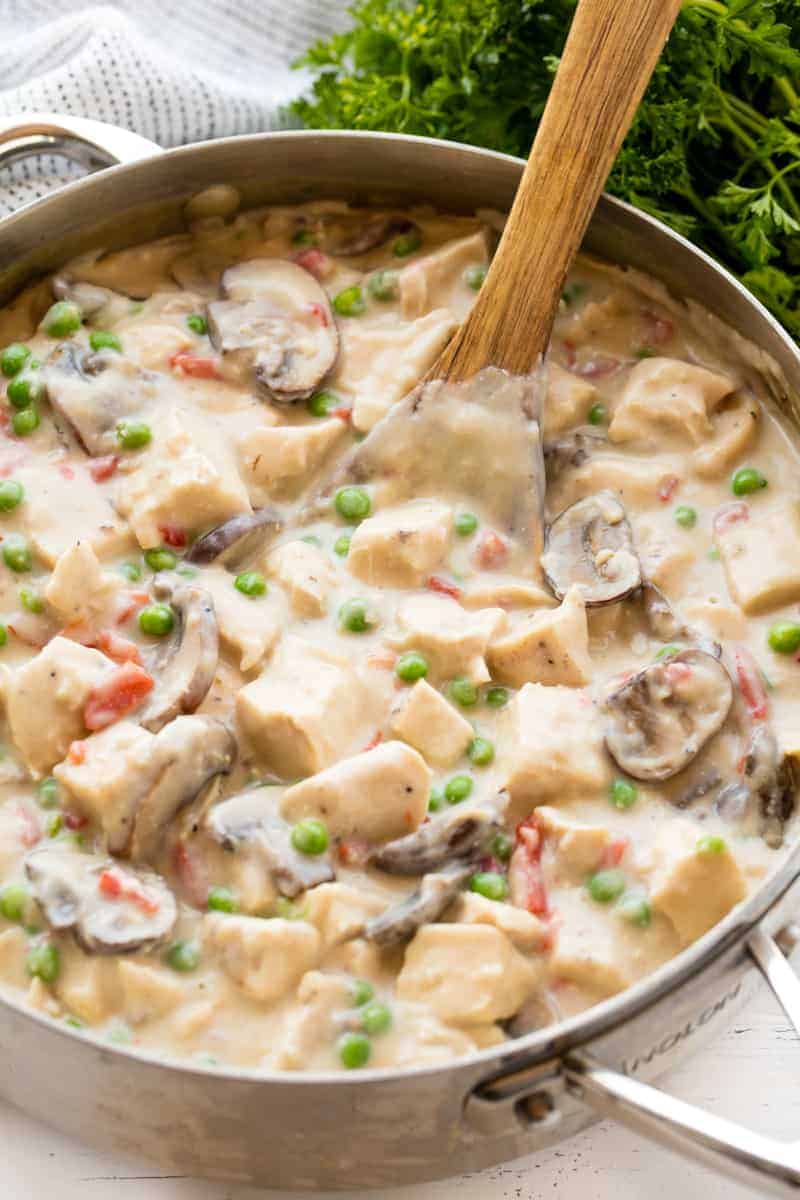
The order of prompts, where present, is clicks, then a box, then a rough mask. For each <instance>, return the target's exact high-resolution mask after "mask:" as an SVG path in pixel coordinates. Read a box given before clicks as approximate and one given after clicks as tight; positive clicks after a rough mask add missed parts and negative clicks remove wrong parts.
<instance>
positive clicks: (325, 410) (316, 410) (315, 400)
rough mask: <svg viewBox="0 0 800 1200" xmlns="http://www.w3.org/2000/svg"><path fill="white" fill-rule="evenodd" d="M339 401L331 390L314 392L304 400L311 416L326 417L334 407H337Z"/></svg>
mask: <svg viewBox="0 0 800 1200" xmlns="http://www.w3.org/2000/svg"><path fill="white" fill-rule="evenodd" d="M340 404H341V401H340V400H339V397H338V396H335V395H334V394H333V392H314V395H313V396H311V398H310V399H309V400H308V401H307V402H306V408H307V409H308V411H309V412H310V413H311V415H312V416H313V417H327V416H329V415H330V413H331V412H332V410H333V409H334V408H339V406H340Z"/></svg>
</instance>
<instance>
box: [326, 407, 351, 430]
mask: <svg viewBox="0 0 800 1200" xmlns="http://www.w3.org/2000/svg"><path fill="white" fill-rule="evenodd" d="M330 415H331V416H332V417H338V418H339V420H340V421H344V423H345V425H349V424H350V422H351V421H352V419H353V410H352V408H348V407H347V405H346V404H340V405H339V407H338V408H332V409H331V411H330Z"/></svg>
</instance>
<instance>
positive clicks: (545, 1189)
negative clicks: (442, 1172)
mask: <svg viewBox="0 0 800 1200" xmlns="http://www.w3.org/2000/svg"><path fill="white" fill-rule="evenodd" d="M798 1081H800V1044H797V1043H796V1039H795V1037H794V1034H793V1033H792V1032H791V1030H790V1029H789V1026H788V1023H787V1021H786V1018H785V1017H784V1015H783V1013H782V1012H781V1011H780V1010H779V1009H778V1006H777V1003H776V1002H775V1001H774V1000H773V998H772V997H771V996H770V995H769V994H768V993H767V991H766V989H764V990H763V991H762V993H761V994H760V995H759V996H758V997H757V998H756V1000H755V1001H754V1002H753V1003H752V1004H751V1006H750V1007H749V1008H748V1009H745V1010H744V1012H743V1013H741V1014H740V1016H739V1018H738V1020H737V1022H736V1025H735V1026H734V1027H733V1028H732V1029H731V1030H730V1031H729V1032H728V1033H727V1034H726V1035H725V1037H723V1038H722V1039H721V1040H720V1041H719V1042H718V1043H717V1044H716V1045H714V1046H713V1047H712V1048H711V1049H709V1050H706V1051H704V1052H703V1053H701V1054H700V1055H699V1056H698V1057H697V1058H695V1059H694V1060H693V1061H692V1062H690V1063H686V1064H684V1066H683V1067H681V1068H680V1069H679V1070H678V1071H676V1072H675V1073H674V1074H673V1075H672V1076H671V1077H670V1079H669V1085H670V1088H671V1089H672V1090H673V1091H674V1092H675V1093H676V1094H677V1095H680V1096H681V1097H682V1098H684V1099H686V1100H689V1101H692V1102H693V1103H695V1104H702V1105H705V1106H706V1107H708V1108H710V1109H713V1110H714V1111H715V1112H718V1113H720V1114H721V1115H724V1116H727V1117H731V1118H732V1119H734V1120H738V1121H742V1122H745V1123H747V1124H749V1125H750V1126H751V1127H752V1128H754V1129H758V1130H759V1131H761V1132H763V1133H771V1134H773V1135H775V1136H778V1137H783V1138H786V1139H787V1140H788V1139H791V1138H797V1137H798V1132H800V1086H799V1085H798ZM0 1147H2V1150H1V1151H0V1197H8V1200H45V1198H46V1200H257V1198H260V1200H290V1197H294V1198H295V1200H311V1197H312V1195H318V1193H310V1192H304V1193H288V1192H264V1191H262V1190H260V1189H258V1188H251V1187H243V1186H241V1185H238V1184H236V1185H234V1184H224V1183H206V1182H202V1181H198V1180H193V1179H189V1178H186V1177H182V1176H175V1175H169V1174H165V1173H164V1172H162V1171H159V1170H158V1169H157V1168H155V1167H152V1166H150V1165H149V1164H147V1163H142V1162H129V1161H127V1160H124V1159H117V1158H114V1157H110V1156H108V1155H103V1154H98V1153H96V1152H94V1151H92V1150H88V1149H87V1148H86V1147H84V1146H82V1145H81V1144H80V1143H78V1142H75V1141H73V1140H72V1139H70V1138H66V1137H62V1136H61V1135H60V1134H58V1133H55V1132H54V1131H53V1130H51V1129H48V1128H46V1127H45V1126H42V1125H39V1124H38V1123H37V1122H35V1121H32V1120H30V1118H28V1117H26V1116H25V1115H24V1114H22V1113H20V1112H18V1111H16V1110H14V1109H10V1108H6V1109H4V1110H3V1109H0ZM339 1195H340V1196H341V1197H343V1200H356V1198H357V1197H359V1198H360V1200H364V1196H365V1193H363V1192H362V1193H357V1192H348V1193H339ZM756 1195H757V1193H756V1192H755V1191H751V1190H748V1189H746V1188H742V1187H738V1186H736V1185H734V1184H730V1183H727V1182H726V1181H725V1180H721V1179H718V1178H716V1177H715V1176H714V1175H713V1174H712V1173H711V1172H709V1171H706V1170H703V1169H701V1168H699V1167H695V1166H690V1165H687V1164H686V1163H683V1162H681V1161H680V1159H678V1158H675V1157H673V1156H672V1155H668V1154H667V1153H666V1152H665V1151H662V1150H660V1149H657V1148H654V1147H652V1146H650V1145H648V1144H647V1143H646V1142H644V1141H642V1140H640V1139H639V1138H638V1137H635V1136H634V1135H633V1134H630V1133H627V1132H626V1131H625V1130H623V1129H619V1128H614V1127H613V1126H611V1125H609V1124H607V1123H604V1124H602V1125H598V1126H595V1127H594V1128H593V1129H591V1130H589V1131H588V1132H587V1133H584V1134H581V1135H580V1136H579V1137H576V1138H574V1139H573V1140H571V1141H569V1142H565V1143H563V1144H561V1145H560V1146H558V1147H557V1148H556V1149H554V1150H551V1151H549V1152H548V1153H545V1154H543V1155H541V1156H539V1157H538V1158H536V1159H520V1160H519V1161H518V1162H515V1163H513V1164H511V1165H508V1166H503V1167H497V1168H495V1169H494V1170H490V1171H484V1172H482V1173H480V1174H476V1175H468V1176H465V1177H463V1178H461V1179H457V1180H456V1179H452V1180H448V1181H446V1182H442V1183H433V1184H426V1185H423V1186H421V1187H411V1188H409V1187H406V1188H401V1189H393V1190H390V1191H380V1192H371V1193H370V1194H369V1197H370V1200H534V1198H535V1200H540V1198H542V1200H549V1198H550V1197H553V1200H745V1198H746V1197H747V1198H751V1197H754V1196H756Z"/></svg>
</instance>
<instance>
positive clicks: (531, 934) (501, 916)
mask: <svg viewBox="0 0 800 1200" xmlns="http://www.w3.org/2000/svg"><path fill="white" fill-rule="evenodd" d="M445 917H446V919H447V920H448V921H455V922H458V923H461V922H463V923H465V924H467V925H493V926H494V928H495V929H499V930H500V932H501V933H504V934H505V935H506V937H508V938H510V939H511V941H512V942H513V943H514V945H515V946H516V947H517V949H518V950H526V951H531V950H537V951H538V950H541V949H542V947H543V946H544V944H545V941H546V938H547V927H546V926H545V924H544V922H543V921H540V920H539V918H538V917H535V916H534V915H533V913H529V912H526V911H525V909H524V908H517V907H516V905H514V904H504V903H500V902H498V901H497V900H487V899H486V897H485V896H479V895H478V893H477V892H462V893H461V895H460V896H459V897H458V899H457V900H456V902H455V904H453V906H452V907H451V908H449V909H448V910H447V912H446V913H445Z"/></svg>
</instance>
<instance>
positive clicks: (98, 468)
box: [89, 454, 119, 483]
mask: <svg viewBox="0 0 800 1200" xmlns="http://www.w3.org/2000/svg"><path fill="white" fill-rule="evenodd" d="M118 466H119V455H117V454H105V455H103V457H102V458H90V459H89V474H90V475H91V477H92V479H93V480H94V481H95V483H104V482H105V481H106V479H110V478H111V476H112V475H113V474H114V472H115V471H116V469H117V467H118Z"/></svg>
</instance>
